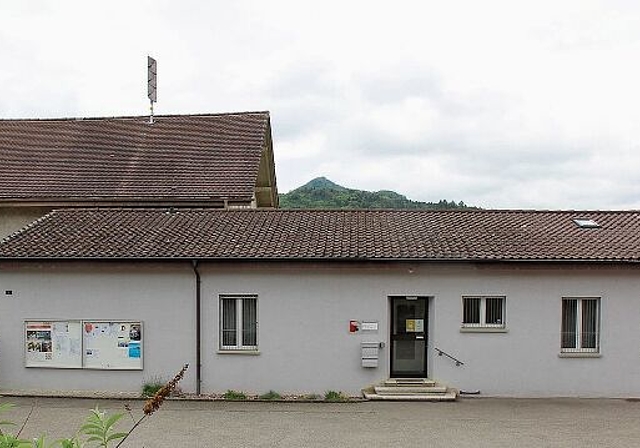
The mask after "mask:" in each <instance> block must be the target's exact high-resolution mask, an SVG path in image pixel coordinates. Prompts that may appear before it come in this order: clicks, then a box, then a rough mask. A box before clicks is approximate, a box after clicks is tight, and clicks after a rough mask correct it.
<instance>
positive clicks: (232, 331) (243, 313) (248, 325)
mask: <svg viewBox="0 0 640 448" xmlns="http://www.w3.org/2000/svg"><path fill="white" fill-rule="evenodd" d="M257 330H258V297H257V296H250V295H223V296H220V349H221V350H257V349H258V331H257Z"/></svg>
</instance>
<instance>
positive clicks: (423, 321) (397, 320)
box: [391, 297, 428, 378]
mask: <svg viewBox="0 0 640 448" xmlns="http://www.w3.org/2000/svg"><path fill="white" fill-rule="evenodd" d="M427 322H428V319H427V298H426V297H392V298H391V377H392V378H426V377H427V334H428V333H427Z"/></svg>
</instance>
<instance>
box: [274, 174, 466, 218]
mask: <svg viewBox="0 0 640 448" xmlns="http://www.w3.org/2000/svg"><path fill="white" fill-rule="evenodd" d="M280 208H307V209H321V208H350V209H381V208H386V209H389V208H392V209H434V210H444V209H467V208H476V207H468V206H467V205H466V204H465V203H464V202H462V201H460V202H458V203H456V202H454V201H447V200H446V199H441V200H440V201H438V202H419V201H412V200H411V199H408V198H407V197H406V196H403V195H401V194H398V193H396V192H394V191H388V190H381V191H364V190H356V189H351V188H345V187H343V186H341V185H338V184H336V183H334V182H332V181H330V180H329V179H327V178H326V177H318V178H315V179H313V180H311V181H310V182H308V183H306V184H305V185H303V186H301V187H298V188H296V189H295V190H292V191H290V192H289V193H284V194H280Z"/></svg>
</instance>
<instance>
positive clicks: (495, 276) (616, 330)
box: [202, 264, 640, 397]
mask: <svg viewBox="0 0 640 448" xmlns="http://www.w3.org/2000/svg"><path fill="white" fill-rule="evenodd" d="M202 271H203V279H204V291H203V308H204V309H203V319H204V321H203V328H204V332H205V334H204V337H203V344H204V345H203V351H204V355H203V390H204V391H209V392H214V391H216V392H223V391H225V390H227V389H235V390H244V391H249V392H265V391H268V390H270V389H274V390H277V391H280V392H315V393H322V392H324V391H326V390H329V389H332V390H342V391H346V392H349V393H353V394H355V393H358V391H359V390H360V389H361V388H362V387H364V386H366V385H368V384H371V383H374V382H376V381H380V380H383V379H385V378H387V376H388V374H389V363H390V361H389V345H388V342H389V341H388V339H389V336H388V333H389V321H388V319H389V318H388V311H389V302H388V297H389V296H391V295H419V296H430V297H431V299H430V304H429V312H430V323H431V326H430V329H429V333H430V340H429V359H428V363H429V367H428V368H429V374H430V376H431V377H433V378H435V379H438V380H441V381H443V382H445V383H448V384H449V385H451V386H454V387H457V388H460V389H463V390H468V391H476V390H479V391H481V394H482V395H491V396H585V397H595V396H607V397H626V396H640V347H639V343H640V297H639V295H640V276H639V275H638V274H639V273H640V271H638V270H637V269H632V268H627V269H615V268H596V267H593V268H571V267H567V268H561V269H558V268H556V269H551V268H547V269H541V268H534V267H532V268H498V267H487V268H482V267H480V268H478V267H474V266H472V265H453V264H452V265H441V266H425V265H422V266H420V265H413V266H410V265H402V266H396V267H388V266H387V267H382V266H379V265H378V266H373V265H368V266H364V265H361V266H360V267H349V266H341V267H330V266H329V265H326V264H325V265H320V264H314V265H302V264H298V265H290V264H280V265H274V266H272V267H271V268H264V267H260V266H258V265H249V264H243V265H237V266H232V265H226V266H222V265H208V266H203V268H202ZM410 271H411V272H410ZM224 293H252V294H257V295H258V313H259V348H260V354H259V355H257V356H248V355H235V354H221V353H219V352H218V344H219V339H218V319H219V316H218V296H219V294H224ZM468 294H472V295H475V294H478V295H484V294H487V295H489V294H500V295H504V296H506V297H507V305H506V306H507V308H506V313H507V318H506V319H507V329H508V332H507V333H462V332H460V322H461V309H462V303H461V297H462V296H463V295H468ZM565 296H597V297H602V303H601V311H602V316H601V353H602V356H601V357H600V358H578V359H574V358H560V357H559V356H558V354H559V352H560V348H559V346H560V316H561V299H562V297H565ZM350 319H357V320H378V321H379V322H380V331H379V333H378V334H364V333H360V334H357V335H351V334H349V333H348V323H349V320H350ZM365 340H367V341H370V340H377V341H383V342H385V343H386V348H385V349H383V350H382V351H381V356H382V357H381V363H380V367H379V368H378V369H364V368H362V367H361V366H360V351H359V350H360V342H361V341H365ZM433 347H439V348H441V349H443V350H445V351H447V352H449V353H451V354H452V355H454V356H455V357H457V358H459V359H461V360H462V361H463V362H464V363H465V364H464V366H461V367H456V366H455V363H453V362H451V361H450V360H448V359H447V358H445V357H438V356H436V355H435V352H434V350H433Z"/></svg>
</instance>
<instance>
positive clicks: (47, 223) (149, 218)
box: [0, 209, 640, 262]
mask: <svg viewBox="0 0 640 448" xmlns="http://www.w3.org/2000/svg"><path fill="white" fill-rule="evenodd" d="M579 218H580V219H591V220H594V221H595V222H597V223H598V225H599V226H600V227H597V228H582V227H580V226H578V225H577V224H576V223H575V222H574V221H573V220H574V219H579ZM0 258H4V259H193V258H198V259H225V260H226V259H228V260H416V261H580V262H582V261H607V262H638V261H640V212H638V211H616V212H610V211H585V212H576V211H518V210H513V211H505V210H469V211H457V210H450V211H429V210H214V209H180V210H178V209H176V210H169V209H67V210H58V211H53V212H51V213H50V214H48V215H46V216H45V217H43V218H41V219H40V220H38V221H36V222H34V223H33V224H31V225H30V226H29V227H27V228H25V229H23V230H22V231H20V232H18V233H16V234H14V235H13V236H11V237H9V238H7V239H6V240H5V241H4V242H3V243H2V244H0Z"/></svg>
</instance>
